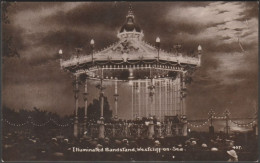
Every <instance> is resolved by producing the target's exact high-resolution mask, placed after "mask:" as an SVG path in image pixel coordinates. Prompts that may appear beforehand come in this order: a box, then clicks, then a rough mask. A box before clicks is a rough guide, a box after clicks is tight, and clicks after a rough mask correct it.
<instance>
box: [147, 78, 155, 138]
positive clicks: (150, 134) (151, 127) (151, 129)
mask: <svg viewBox="0 0 260 163" xmlns="http://www.w3.org/2000/svg"><path fill="white" fill-rule="evenodd" d="M153 89H154V82H153V79H151V85H150V97H151V102H150V109H151V115H150V117H149V119H150V122H149V126H148V139H152V138H153V135H154V123H153V114H152V110H153V109H152V108H153V105H154V104H153V101H154V100H153V95H154V94H153Z"/></svg>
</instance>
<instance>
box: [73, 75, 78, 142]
mask: <svg viewBox="0 0 260 163" xmlns="http://www.w3.org/2000/svg"><path fill="white" fill-rule="evenodd" d="M74 86H75V88H74V98H75V119H74V132H73V135H74V137H78V134H79V133H78V130H79V128H78V125H79V122H78V107H79V100H78V97H79V96H78V93H79V81H78V75H75V85H74Z"/></svg>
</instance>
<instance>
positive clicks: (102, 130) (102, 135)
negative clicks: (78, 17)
mask: <svg viewBox="0 0 260 163" xmlns="http://www.w3.org/2000/svg"><path fill="white" fill-rule="evenodd" d="M103 90H104V88H103V69H101V80H100V98H101V104H100V112H101V113H100V124H99V135H98V137H99V138H105V125H104V92H103Z"/></svg>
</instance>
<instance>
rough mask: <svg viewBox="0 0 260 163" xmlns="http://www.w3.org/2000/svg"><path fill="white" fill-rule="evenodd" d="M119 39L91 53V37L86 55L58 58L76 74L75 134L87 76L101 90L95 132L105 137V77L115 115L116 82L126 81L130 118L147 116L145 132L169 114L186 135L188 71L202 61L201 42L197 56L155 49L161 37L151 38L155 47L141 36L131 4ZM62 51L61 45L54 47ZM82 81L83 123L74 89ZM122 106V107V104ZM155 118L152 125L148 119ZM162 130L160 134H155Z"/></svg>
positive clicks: (116, 107)
mask: <svg viewBox="0 0 260 163" xmlns="http://www.w3.org/2000/svg"><path fill="white" fill-rule="evenodd" d="M117 37H118V38H119V41H118V42H116V43H115V44H113V45H111V46H110V47H108V48H106V49H104V50H101V51H95V52H94V40H93V39H92V40H91V42H90V46H91V49H92V51H91V54H86V55H81V56H78V55H77V56H73V57H72V58H71V59H68V60H63V59H62V57H61V59H60V64H61V68H62V69H64V70H66V71H69V72H70V73H72V74H73V75H74V76H75V81H76V82H75V90H74V92H75V96H74V97H75V121H74V136H76V137H77V136H79V126H84V130H87V128H89V127H88V125H87V123H86V122H87V105H88V102H87V96H88V91H87V81H88V80H100V84H99V85H98V86H97V88H98V89H99V91H100V103H101V108H100V112H101V113H100V115H101V117H100V121H99V127H98V132H99V133H98V137H100V138H103V137H105V136H106V133H105V131H106V124H104V118H103V117H104V116H103V112H104V110H103V105H104V98H103V96H104V86H103V83H104V82H106V81H110V82H111V81H112V82H114V91H115V92H114V98H115V101H114V102H115V105H114V106H115V108H114V111H115V112H114V113H113V114H114V119H117V118H118V117H117V116H118V115H117V114H118V112H117V110H118V100H120V98H119V95H118V88H117V85H118V82H129V84H128V86H131V88H132V94H131V95H132V97H131V104H130V105H131V109H132V110H131V118H132V120H134V119H139V118H142V117H147V118H148V117H149V124H146V125H147V126H148V127H147V132H148V134H147V135H148V137H153V136H154V134H155V130H156V129H155V128H156V125H157V124H159V125H160V124H163V123H165V122H166V123H167V120H169V119H170V117H176V116H178V117H179V118H180V122H179V123H180V125H181V130H180V132H181V135H183V136H185V135H187V131H186V130H187V118H186V116H185V115H186V106H185V96H186V86H185V83H186V81H187V76H188V75H189V74H191V73H192V72H193V71H194V70H195V69H196V67H198V66H200V62H201V50H202V49H201V46H199V47H198V55H197V56H193V57H190V56H188V55H183V54H182V53H180V52H179V51H178V50H176V51H174V52H171V53H169V52H166V51H164V50H162V49H160V38H158V37H157V38H156V42H155V46H152V45H150V44H148V43H146V42H145V41H144V40H143V37H144V34H143V31H142V30H141V28H140V27H139V26H138V25H136V23H135V19H134V15H133V12H132V9H131V8H130V9H129V11H128V14H127V16H126V22H125V24H124V25H123V26H122V27H121V29H120V31H119V32H118V34H117ZM59 54H60V55H62V50H60V51H59ZM82 76H84V78H83V80H84V81H83V82H85V84H84V87H85V89H84V93H83V94H84V102H85V117H84V124H82V125H80V124H79V122H78V100H79V99H78V93H79V82H80V81H79V80H82ZM121 107H124V106H121ZM155 118H156V119H157V123H155V124H154V121H153V119H155ZM159 134H162V133H159Z"/></svg>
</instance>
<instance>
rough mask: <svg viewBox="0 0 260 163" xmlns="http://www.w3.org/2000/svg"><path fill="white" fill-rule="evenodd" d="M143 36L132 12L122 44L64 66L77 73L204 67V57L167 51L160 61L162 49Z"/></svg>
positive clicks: (77, 58) (64, 62)
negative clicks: (121, 67)
mask: <svg viewBox="0 0 260 163" xmlns="http://www.w3.org/2000/svg"><path fill="white" fill-rule="evenodd" d="M129 21H130V23H129ZM143 36H144V34H143V31H142V30H141V29H140V28H139V26H138V25H136V24H135V21H134V15H133V12H132V10H131V9H130V10H129V12H128V15H127V16H126V23H125V24H124V25H123V26H122V27H121V29H120V31H119V32H118V35H117V37H118V38H119V41H118V42H116V43H114V44H112V45H111V46H109V47H107V48H105V49H102V50H98V51H94V52H93V54H86V55H82V56H73V57H72V58H70V59H68V60H62V61H61V67H62V68H63V69H66V70H69V71H72V72H76V71H78V70H82V69H85V70H88V69H89V68H92V67H96V66H97V65H101V66H103V67H104V66H107V65H109V66H110V67H111V65H113V66H118V65H124V66H126V67H127V66H129V67H131V66H133V65H135V66H136V65H138V64H156V65H157V66H161V67H162V66H164V67H165V66H171V67H174V66H189V67H197V66H200V57H189V56H184V55H182V54H181V53H177V52H175V53H170V52H166V51H164V50H163V49H159V59H158V48H157V47H155V46H153V45H151V44H149V43H147V42H145V41H144V40H143ZM92 55H93V60H92ZM199 56H200V55H199Z"/></svg>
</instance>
